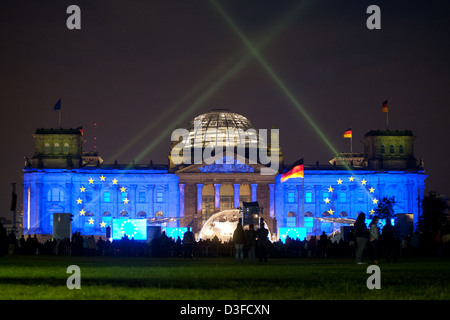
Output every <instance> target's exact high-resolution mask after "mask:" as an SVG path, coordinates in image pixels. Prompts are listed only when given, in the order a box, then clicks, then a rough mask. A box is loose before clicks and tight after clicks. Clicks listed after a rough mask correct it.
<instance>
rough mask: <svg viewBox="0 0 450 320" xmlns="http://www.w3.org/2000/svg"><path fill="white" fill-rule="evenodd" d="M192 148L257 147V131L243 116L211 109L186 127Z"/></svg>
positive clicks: (223, 110) (224, 110)
mask: <svg viewBox="0 0 450 320" xmlns="http://www.w3.org/2000/svg"><path fill="white" fill-rule="evenodd" d="M186 129H187V130H189V138H190V141H191V145H192V146H193V147H194V148H205V147H207V146H211V145H212V146H221V147H227V146H241V147H244V146H245V148H249V147H254V148H257V146H258V137H259V135H258V130H257V129H256V128H255V127H254V126H253V124H252V123H251V122H250V120H248V119H247V118H246V117H244V116H243V115H240V114H238V113H234V112H232V111H231V110H229V109H213V110H211V111H209V112H207V113H204V114H201V115H199V116H197V117H195V118H194V120H192V121H191V122H190V123H189V125H188V127H187V128H186Z"/></svg>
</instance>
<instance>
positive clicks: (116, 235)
mask: <svg viewBox="0 0 450 320" xmlns="http://www.w3.org/2000/svg"><path fill="white" fill-rule="evenodd" d="M112 225H113V226H112V238H113V240H120V239H122V238H123V237H124V236H127V237H128V238H129V239H134V240H147V220H146V219H113V220H112Z"/></svg>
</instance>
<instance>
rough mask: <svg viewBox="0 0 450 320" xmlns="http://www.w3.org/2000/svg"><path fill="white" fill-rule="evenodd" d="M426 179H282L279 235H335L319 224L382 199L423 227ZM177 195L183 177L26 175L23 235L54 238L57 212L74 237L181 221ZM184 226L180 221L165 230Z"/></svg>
mask: <svg viewBox="0 0 450 320" xmlns="http://www.w3.org/2000/svg"><path fill="white" fill-rule="evenodd" d="M254 174H259V173H254ZM425 177H426V176H425V175H424V174H423V172H411V171H410V172H405V171H383V172H378V171H370V170H355V171H347V170H305V179H304V181H302V179H300V178H295V179H289V180H287V181H286V182H284V183H281V182H280V175H278V176H276V177H275V184H274V196H273V201H274V206H273V207H274V216H275V218H276V220H277V228H299V227H305V228H306V229H305V230H306V232H307V234H308V235H312V234H320V233H321V232H322V231H325V232H326V233H330V232H332V231H333V230H334V229H336V228H338V227H339V226H338V225H337V224H333V223H331V222H324V221H319V220H318V219H316V218H319V217H335V218H337V217H344V218H352V219H356V217H357V215H358V213H359V212H364V213H365V214H366V217H367V218H368V219H370V216H371V214H372V213H373V210H375V208H376V206H377V201H379V200H380V199H381V198H383V197H395V201H396V203H395V206H394V211H395V213H412V214H413V215H414V222H417V219H418V215H419V200H418V199H422V198H423V192H424V188H425V184H424V180H425ZM303 182H304V189H303ZM179 190H180V187H179V178H178V176H177V175H176V174H175V173H170V172H168V171H167V170H162V169H161V170H153V169H145V170H133V169H127V170H120V169H114V168H84V169H73V170H65V169H28V170H25V172H24V218H23V222H24V233H25V234H28V233H29V234H51V233H52V228H53V226H52V223H53V220H52V216H53V213H63V212H68V213H72V214H73V215H74V218H73V225H72V230H73V231H79V232H81V233H82V234H93V235H104V234H105V229H106V227H107V226H112V225H111V221H112V219H116V218H124V219H149V218H156V217H158V218H176V219H177V218H181V217H183V215H184V212H183V211H184V209H185V208H184V207H183V210H180V203H182V204H183V205H184V202H182V201H181V200H180V191H179ZM303 197H304V212H305V217H303ZM183 200H184V199H183ZM271 206H272V205H271ZM180 226H182V225H181V224H180V221H179V220H174V221H171V222H168V223H167V225H166V227H168V228H178V227H180ZM174 230H175V229H174Z"/></svg>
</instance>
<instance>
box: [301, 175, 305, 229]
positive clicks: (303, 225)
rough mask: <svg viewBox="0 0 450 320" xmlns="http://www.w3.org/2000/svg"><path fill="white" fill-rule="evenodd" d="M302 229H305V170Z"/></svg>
mask: <svg viewBox="0 0 450 320" xmlns="http://www.w3.org/2000/svg"><path fill="white" fill-rule="evenodd" d="M303 168H304V167H303ZM302 189H303V190H302V211H303V214H302V228H304V227H305V169H303V179H302Z"/></svg>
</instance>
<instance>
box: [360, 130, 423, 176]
mask: <svg viewBox="0 0 450 320" xmlns="http://www.w3.org/2000/svg"><path fill="white" fill-rule="evenodd" d="M414 138H415V137H414V136H413V133H412V132H411V131H409V130H403V131H399V130H395V131H391V130H372V131H369V132H368V133H366V134H365V136H364V140H363V144H364V158H365V159H364V160H365V161H366V163H367V165H368V167H369V168H370V169H394V170H402V169H405V170H415V169H418V166H417V160H416V158H415V157H414Z"/></svg>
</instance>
